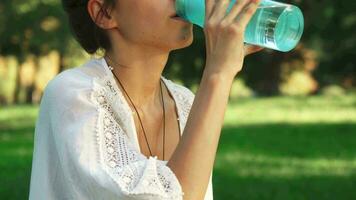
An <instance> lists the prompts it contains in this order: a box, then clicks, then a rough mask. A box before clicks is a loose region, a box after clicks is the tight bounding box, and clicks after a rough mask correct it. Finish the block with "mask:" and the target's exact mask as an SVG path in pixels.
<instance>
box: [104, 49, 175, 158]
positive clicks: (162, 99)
mask: <svg viewBox="0 0 356 200" xmlns="http://www.w3.org/2000/svg"><path fill="white" fill-rule="evenodd" d="M106 57H107V58H108V60H110V61H111V62H112V63H114V64H116V63H115V62H114V61H113V60H112V59H111V58H110V57H109V56H108V55H106ZM109 69H110V70H111V71H112V74H113V75H114V77H115V78H116V80H117V81H118V82H119V84H120V86H121V87H122V89H123V91H124V93H125V94H126V96H127V97H128V99H129V101H130V103H131V105H132V106H133V107H134V109H135V112H136V113H137V117H138V119H139V122H140V125H141V128H142V132H143V134H144V136H145V141H146V144H147V147H148V150H149V152H150V155H151V156H153V155H152V151H151V148H150V145H149V143H148V140H147V136H146V131H145V129H144V127H143V124H142V120H141V117H140V115H139V113H138V111H137V109H136V106H135V104H134V103H133V102H132V100H131V98H130V96H129V95H128V93H127V92H126V90H125V88H124V86H123V85H122V83H121V82H120V80H119V78H118V77H117V76H116V74H115V73H114V72H113V68H112V67H110V66H109ZM161 82H162V81H161V80H160V82H159V84H160V95H161V101H162V109H163V147H162V148H163V160H164V146H165V135H166V110H165V105H164V98H163V92H162V83H161ZM178 127H179V123H178ZM179 135H180V134H179ZM179 139H180V138H179Z"/></svg>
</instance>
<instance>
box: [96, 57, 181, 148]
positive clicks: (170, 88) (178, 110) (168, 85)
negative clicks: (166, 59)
mask: <svg viewBox="0 0 356 200" xmlns="http://www.w3.org/2000/svg"><path fill="white" fill-rule="evenodd" d="M99 62H100V64H101V65H102V68H104V71H105V74H106V75H108V76H109V77H110V79H111V81H112V82H113V83H115V84H113V86H114V88H115V90H116V92H117V93H118V94H120V95H118V97H119V98H121V100H122V102H123V103H124V106H125V109H126V110H128V111H131V108H130V106H129V104H128V102H127V100H126V99H125V98H124V96H123V93H122V91H121V90H120V89H119V87H118V86H117V84H116V81H115V78H114V75H113V73H112V71H111V70H110V69H109V66H108V64H107V62H106V60H105V59H104V57H101V58H99ZM161 80H162V81H163V82H164V84H165V85H166V88H167V91H168V93H169V94H170V95H171V96H172V98H173V100H174V105H175V110H176V113H177V115H178V118H179V123H178V124H179V130H180V135H182V134H183V124H182V119H183V113H182V112H183V111H182V108H181V107H180V104H179V103H178V100H179V98H178V97H177V96H176V94H175V92H174V88H173V85H171V84H173V83H172V82H171V81H170V80H168V79H166V78H165V77H164V76H162V75H161ZM129 113H130V115H129V117H130V126H131V130H133V134H132V135H133V138H134V140H135V146H136V148H137V150H138V151H139V152H141V149H140V144H139V142H138V137H137V130H136V127H135V122H134V118H133V115H132V112H129Z"/></svg>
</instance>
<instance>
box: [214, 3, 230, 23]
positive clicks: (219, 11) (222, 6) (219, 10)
mask: <svg viewBox="0 0 356 200" xmlns="http://www.w3.org/2000/svg"><path fill="white" fill-rule="evenodd" d="M229 4H230V0H218V1H217V3H216V4H215V6H214V10H213V13H212V14H211V19H212V20H213V21H214V22H215V21H218V22H220V21H221V19H223V18H224V17H225V15H226V10H227V7H228V6H229Z"/></svg>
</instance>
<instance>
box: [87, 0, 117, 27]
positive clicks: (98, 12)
mask: <svg viewBox="0 0 356 200" xmlns="http://www.w3.org/2000/svg"><path fill="white" fill-rule="evenodd" d="M103 5H104V0H89V1H88V4H87V9H88V13H89V15H90V17H91V18H92V20H93V22H94V23H96V25H97V26H99V27H100V28H102V29H111V28H114V27H116V25H117V24H116V21H115V20H114V17H113V16H112V14H111V13H108V10H107V9H104V7H103Z"/></svg>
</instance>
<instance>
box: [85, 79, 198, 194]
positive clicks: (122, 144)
mask: <svg viewBox="0 0 356 200" xmlns="http://www.w3.org/2000/svg"><path fill="white" fill-rule="evenodd" d="M165 81H166V83H167V84H170V86H169V87H170V88H172V92H173V95H174V96H175V97H177V99H176V104H177V107H178V112H180V113H179V116H181V117H183V119H181V120H180V123H181V124H180V125H181V127H184V124H185V122H186V119H187V117H188V114H189V109H190V107H191V103H192V101H193V98H194V95H193V94H192V93H191V91H190V90H188V89H186V88H184V87H182V86H179V85H175V84H173V83H172V82H171V81H170V80H167V79H165ZM93 85H94V86H93V92H92V94H91V99H92V101H93V102H94V103H95V104H96V106H97V110H98V116H97V124H96V140H97V145H98V154H99V158H100V159H99V162H100V165H101V166H102V167H103V169H104V170H105V172H106V173H107V174H108V175H109V176H110V177H111V178H113V180H114V181H115V182H116V183H117V184H118V185H119V188H120V189H121V190H122V192H123V193H124V194H125V195H140V196H142V195H144V197H146V196H147V197H151V198H152V199H182V195H183V192H182V189H181V186H180V184H179V182H178V179H177V178H176V176H175V175H174V173H173V172H172V171H171V170H170V168H169V167H167V166H166V161H161V160H158V159H157V157H149V158H146V156H144V155H143V154H141V153H140V152H138V151H137V150H135V148H134V146H133V144H132V143H131V142H130V140H129V137H128V135H127V134H126V133H127V131H129V130H130V126H129V124H130V123H132V118H131V117H130V116H131V111H130V109H129V107H128V105H127V103H126V102H124V97H123V96H122V93H121V92H120V91H119V89H118V87H117V85H115V82H114V80H113V79H112V77H110V76H106V77H105V78H100V79H98V78H95V79H94V81H93ZM184 93H185V95H184ZM187 93H189V94H187ZM151 198H143V199H151Z"/></svg>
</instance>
